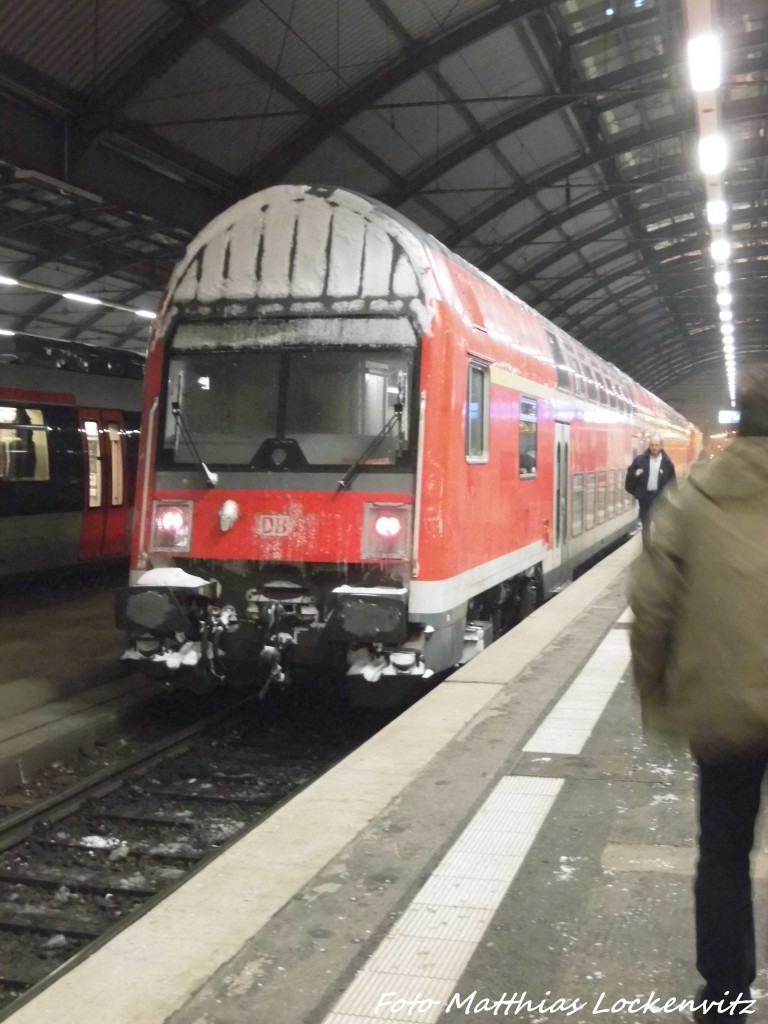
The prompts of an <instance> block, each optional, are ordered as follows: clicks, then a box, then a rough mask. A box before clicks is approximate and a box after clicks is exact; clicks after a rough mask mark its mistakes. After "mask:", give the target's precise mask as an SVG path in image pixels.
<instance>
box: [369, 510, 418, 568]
mask: <svg viewBox="0 0 768 1024" xmlns="http://www.w3.org/2000/svg"><path fill="white" fill-rule="evenodd" d="M410 527H411V506H410V505H395V504H392V505H387V504H384V503H383V502H377V503H373V504H370V505H366V506H365V512H364V515H363V537H362V556H363V558H375V559H396V560H398V561H407V559H408V558H410V552H409V543H410V532H411V530H410Z"/></svg>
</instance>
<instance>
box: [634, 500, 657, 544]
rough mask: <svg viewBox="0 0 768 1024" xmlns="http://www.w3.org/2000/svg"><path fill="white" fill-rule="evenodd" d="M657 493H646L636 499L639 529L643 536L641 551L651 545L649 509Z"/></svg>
mask: <svg viewBox="0 0 768 1024" xmlns="http://www.w3.org/2000/svg"><path fill="white" fill-rule="evenodd" d="M658 493H659V492H658V491H646V493H645V494H644V495H643V496H642V497H641V498H638V499H637V503H638V506H639V512H640V528H641V530H642V535H643V551H645V550H646V549H647V548H648V545H649V544H650V543H651V508H652V507H653V503H654V501H655V500H656V497H657V495H658Z"/></svg>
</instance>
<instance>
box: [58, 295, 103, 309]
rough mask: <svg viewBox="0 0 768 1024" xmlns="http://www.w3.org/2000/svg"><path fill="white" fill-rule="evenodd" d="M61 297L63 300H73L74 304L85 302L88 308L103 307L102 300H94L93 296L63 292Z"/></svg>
mask: <svg viewBox="0 0 768 1024" xmlns="http://www.w3.org/2000/svg"><path fill="white" fill-rule="evenodd" d="M61 297H62V298H63V299H71V300H72V301H73V302H84V303H85V304H86V305H87V306H100V305H101V299H97V298H94V296H93V295H78V294H77V292H62V293H61Z"/></svg>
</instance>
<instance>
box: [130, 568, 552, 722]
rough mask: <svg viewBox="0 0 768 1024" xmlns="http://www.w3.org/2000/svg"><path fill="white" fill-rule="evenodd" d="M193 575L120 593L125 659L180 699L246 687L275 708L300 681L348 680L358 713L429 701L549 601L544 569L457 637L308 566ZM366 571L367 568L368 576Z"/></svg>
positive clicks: (497, 593) (460, 625)
mask: <svg viewBox="0 0 768 1024" xmlns="http://www.w3.org/2000/svg"><path fill="white" fill-rule="evenodd" d="M215 568H216V571H217V572H218V574H219V576H218V577H214V576H213V573H212V569H213V566H211V565H206V564H205V563H191V562H190V563H188V568H187V569H183V568H180V567H178V566H167V567H164V568H154V569H150V570H148V571H147V572H145V573H143V574H142V575H140V576H139V577H138V579H137V580H136V581H135V583H134V585H132V586H129V587H125V588H123V589H122V590H121V591H119V592H118V594H117V598H116V605H115V608H116V623H117V626H118V628H120V629H122V630H123V631H124V632H125V635H126V640H127V646H126V650H125V653H124V654H123V659H124V660H126V661H128V662H133V663H135V665H136V668H138V669H140V670H141V671H142V672H143V673H145V674H147V675H150V676H152V677H154V678H157V679H161V680H162V681H164V682H165V683H166V684H167V685H168V686H169V688H180V687H187V686H190V685H194V686H201V685H203V686H205V685H208V686H230V685H244V686H255V687H257V688H258V691H259V696H260V697H262V698H263V697H266V696H267V695H268V694H269V693H270V692H271V691H273V690H280V689H284V688H285V687H287V686H288V685H290V683H291V681H292V680H293V679H294V678H295V677H297V676H298V675H306V674H308V673H311V674H312V676H313V678H314V679H316V680H320V681H322V682H329V683H330V684H331V685H333V682H334V681H335V683H336V685H338V681H339V679H340V678H343V679H344V680H345V685H346V689H347V694H348V696H349V697H350V700H351V702H352V703H360V704H375V705H379V706H380V705H382V704H387V703H389V702H390V699H391V700H393V701H395V702H397V700H398V699H399V698H401V697H402V698H404V697H406V696H408V695H419V693H420V692H421V693H423V692H425V691H426V690H427V689H428V688H429V687H430V686H431V685H433V684H434V682H435V678H434V677H441V676H442V675H444V674H445V673H446V672H447V671H449V670H450V669H452V668H454V667H456V666H457V665H460V664H463V663H464V662H465V661H469V660H470V659H471V658H473V657H475V656H476V655H477V654H479V653H480V652H481V651H482V650H484V649H485V647H486V646H487V645H488V644H489V643H491V642H492V641H493V640H494V639H496V638H497V637H498V636H501V635H502V634H503V633H505V632H506V631H507V630H508V629H510V628H512V626H514V625H515V624H516V623H517V622H519V621H520V620H521V619H522V618H524V617H525V616H526V615H528V614H530V612H531V611H533V610H534V608H536V607H537V606H538V604H540V603H541V602H542V600H543V596H544V594H543V580H542V575H541V569H540V566H537V567H533V568H532V569H531V570H529V571H528V572H526V573H522V574H520V575H518V576H515V577H514V578H512V579H510V580H507V581H505V582H504V583H502V584H500V585H498V586H495V587H493V588H492V589H490V590H488V591H486V592H485V593H483V594H481V595H478V596H476V597H474V598H473V599H472V600H471V601H470V602H468V603H467V604H466V605H465V606H464V607H463V608H462V609H459V613H458V614H457V615H455V616H453V617H452V618H453V621H452V624H451V627H450V629H449V630H448V631H446V630H442V631H441V630H440V629H437V630H436V629H435V627H434V626H433V625H431V624H430V623H428V622H414V621H410V620H409V617H408V590H407V588H406V587H405V586H403V585H402V582H401V581H400V580H399V579H397V578H392V577H391V576H389V575H383V574H382V575H380V576H378V577H377V576H373V575H371V573H370V572H369V571H368V570H365V572H364V573H363V572H362V571H361V572H360V573H359V574H358V576H357V577H356V578H355V576H354V574H350V573H349V570H347V572H346V574H345V575H343V576H342V574H341V573H338V572H329V571H327V570H326V569H321V568H319V567H311V566H299V565H284V564H280V565H259V566H253V565H250V564H249V563H238V564H236V565H235V566H233V567H231V568H230V567H228V566H226V565H222V564H220V563H219V564H217V565H216V567H215ZM361 568H362V567H361Z"/></svg>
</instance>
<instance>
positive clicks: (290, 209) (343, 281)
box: [155, 185, 686, 427]
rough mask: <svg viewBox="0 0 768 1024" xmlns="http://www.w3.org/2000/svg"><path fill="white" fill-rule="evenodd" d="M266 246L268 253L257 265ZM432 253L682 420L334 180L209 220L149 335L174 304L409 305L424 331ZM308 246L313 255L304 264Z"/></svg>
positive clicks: (279, 188) (641, 403)
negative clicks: (369, 255)
mask: <svg viewBox="0 0 768 1024" xmlns="http://www.w3.org/2000/svg"><path fill="white" fill-rule="evenodd" d="M363 224H364V226H363ZM299 243H301V244H299ZM267 249H268V250H269V253H270V258H269V260H268V261H267V260H265V261H264V266H262V262H261V257H262V254H263V253H264V252H265V251H266V250H267ZM369 250H371V251H374V252H375V255H376V259H375V260H369V259H367V253H368V252H369ZM435 251H438V252H440V253H442V254H443V256H444V257H445V258H446V259H448V260H450V261H452V262H454V263H456V264H458V265H460V266H462V267H464V268H465V269H466V271H467V272H468V273H471V274H472V275H473V276H475V277H476V278H478V279H480V280H482V281H483V282H484V283H485V284H486V285H487V286H488V287H490V288H492V289H494V290H496V291H497V292H499V293H501V294H503V295H504V296H506V297H507V299H508V300H511V301H513V302H515V303H516V304H517V305H519V306H520V307H522V308H525V309H527V310H528V311H529V312H530V313H531V314H532V315H533V316H534V317H535V318H536V320H537V321H539V322H540V323H541V324H542V325H543V326H545V327H546V328H548V329H549V330H551V331H553V332H555V333H556V334H558V335H559V336H561V337H563V336H565V337H567V338H568V339H569V340H570V342H571V343H572V344H573V345H575V346H576V347H577V349H578V350H579V351H582V352H585V353H589V354H590V357H592V358H594V359H596V360H597V361H598V362H599V363H600V364H602V365H603V366H604V367H610V369H611V372H612V373H613V374H615V375H618V376H619V377H620V378H621V379H622V381H624V383H625V386H626V387H627V390H629V392H630V393H631V396H632V401H633V403H634V405H635V407H636V409H637V410H638V412H641V413H643V414H645V415H646V416H647V417H649V418H650V419H653V420H663V421H665V422H667V423H668V424H669V425H673V424H674V425H676V426H678V427H683V426H684V425H685V424H686V419H685V417H684V416H681V415H680V414H679V413H678V412H677V411H676V410H674V409H673V408H672V407H671V406H669V405H667V404H666V403H665V402H663V401H662V400H661V399H660V398H658V397H657V396H655V395H653V394H652V393H651V392H649V391H647V390H646V389H645V388H644V387H642V386H641V385H640V384H638V383H637V382H636V381H634V380H632V378H630V377H629V376H628V375H627V374H625V373H624V372H623V371H621V370H619V369H618V368H617V367H616V366H615V365H614V364H613V363H610V362H608V361H607V360H606V359H604V358H603V357H602V356H600V355H598V354H597V353H595V352H593V351H592V350H591V349H587V348H586V346H584V345H583V344H582V343H581V342H579V341H578V340H577V339H575V338H573V336H572V335H570V334H568V333H567V332H566V331H563V330H562V329H561V328H559V327H558V326H557V325H556V324H553V323H551V322H550V321H548V320H547V319H546V317H544V316H543V315H542V314H540V313H539V312H538V311H537V310H536V309H534V308H532V307H531V306H529V305H528V304H527V303H526V302H525V301H524V300H522V299H520V298H519V297H518V296H516V295H515V294H514V293H513V292H510V291H508V290H507V289H506V288H504V287H503V285H501V284H500V283H499V282H498V281H496V280H494V279H493V278H492V277H490V276H489V275H488V274H486V273H485V272H483V271H482V270H480V269H478V268H477V267H475V266H474V265H473V264H471V263H469V262H467V261H466V260H465V259H463V258H462V257H461V256H459V255H458V254H457V253H454V252H453V251H452V250H450V249H448V248H447V247H446V246H445V245H444V244H443V243H442V242H440V241H439V240H438V239H436V238H435V237H434V236H432V235H430V234H429V233H428V232H427V231H425V230H424V229H422V228H420V227H419V226H418V225H417V224H415V223H413V222H412V221H410V220H409V219H408V218H407V217H406V216H404V215H403V214H402V213H400V212H399V211H397V210H393V209H392V208H391V207H389V206H387V205H386V204H385V203H383V202H381V201H380V200H377V199H374V198H371V197H369V196H365V195H362V194H361V193H359V192H355V191H353V190H351V189H347V188H341V187H336V186H330V185H274V186H272V187H270V188H267V189H265V190H263V191H261V192H256V193H254V194H253V195H251V196H248V197H247V198H245V199H242V200H240V201H239V202H237V203H235V204H234V205H233V206H231V207H229V208H228V209H226V210H224V211H223V212H222V213H220V214H219V215H218V216H217V217H215V218H214V219H213V220H212V221H211V222H210V223H209V224H208V225H206V227H204V228H203V229H202V231H200V232H199V233H198V235H196V237H195V238H194V239H193V240H192V241H191V242H190V244H189V246H188V247H187V250H186V254H185V256H184V258H183V259H182V260H181V261H180V262H179V264H178V265H177V267H176V269H175V271H174V273H173V275H172V277H171V281H170V283H169V286H168V290H167V292H166V298H165V301H164V304H163V308H162V310H161V316H160V318H159V319H158V321H156V322H155V332H158V331H161V330H162V324H163V322H164V321H165V318H166V317H167V316H168V315H173V314H174V313H176V312H178V311H179V309H180V308H184V309H185V311H187V312H189V313H191V314H192V315H195V314H198V313H202V311H203V310H204V309H212V308H216V309H220V310H222V311H224V312H225V315H227V314H228V315H231V316H238V315H240V316H242V315H245V310H246V308H247V304H248V303H249V301H250V300H252V299H256V300H261V301H262V302H269V303H270V304H271V305H270V308H271V309H273V311H274V312H275V313H279V312H280V311H282V312H284V313H285V314H287V315H291V314H292V313H295V312H298V310H299V307H301V310H302V311H303V312H305V313H306V312H308V309H309V308H310V306H311V307H312V309H313V311H314V314H313V315H318V314H320V315H322V313H323V312H325V313H327V314H331V315H332V314H334V313H338V312H340V311H343V312H353V311H355V312H357V313H365V312H374V311H375V312H378V313H387V312H390V313H396V312H400V313H401V314H402V313H403V312H405V311H406V310H407V311H408V312H409V313H410V314H411V315H412V316H413V317H414V318H415V319H416V320H417V321H418V322H419V323H420V326H421V327H422V329H424V330H426V329H427V327H428V323H429V320H430V319H431V315H432V306H433V302H434V300H436V299H437V298H438V297H439V295H440V294H441V293H442V288H443V284H444V283H443V284H441V281H440V280H439V279H438V275H437V274H436V271H435V266H434V261H433V260H432V259H431V258H430V253H432V252H435ZM306 252H310V253H311V254H312V260H311V263H310V261H308V260H307V259H306V258H305V257H304V254H305V253H306ZM376 268H378V269H376Z"/></svg>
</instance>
